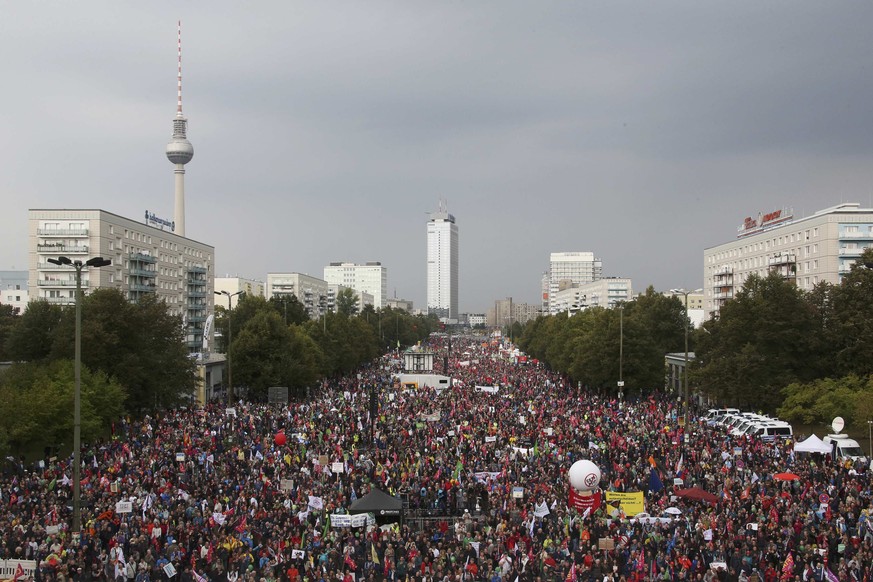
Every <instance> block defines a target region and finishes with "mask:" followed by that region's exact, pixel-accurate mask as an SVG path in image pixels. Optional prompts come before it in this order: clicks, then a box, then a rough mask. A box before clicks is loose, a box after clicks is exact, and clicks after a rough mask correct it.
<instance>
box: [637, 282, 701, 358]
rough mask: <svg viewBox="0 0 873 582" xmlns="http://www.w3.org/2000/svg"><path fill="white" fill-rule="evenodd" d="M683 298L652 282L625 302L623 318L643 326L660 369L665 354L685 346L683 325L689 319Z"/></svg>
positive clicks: (684, 325)
mask: <svg viewBox="0 0 873 582" xmlns="http://www.w3.org/2000/svg"><path fill="white" fill-rule="evenodd" d="M684 300H685V298H684V297H678V296H674V297H668V296H666V295H664V294H663V293H658V292H657V291H655V288H654V287H652V286H651V285H650V286H649V287H648V288H647V289H646V292H645V293H642V294H641V295H640V296H639V297H637V298H636V299H634V300H633V301H629V302H626V303H624V308H625V317H626V318H627V319H632V320H636V322H638V323H639V324H640V325H642V326H643V329H644V330H645V334H646V335H647V336H648V338H649V341H651V342H652V343H653V344H654V348H655V351H656V352H659V353H660V354H661V362H660V363H659V367H660V368H663V366H664V362H663V357H664V354H668V353H671V352H679V351H683V350H684V349H685V328H686V326H687V327H688V328H689V329H690V328H691V322H690V321H689V320H688V317H687V315H686V313H685V301H684Z"/></svg>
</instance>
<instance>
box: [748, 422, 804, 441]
mask: <svg viewBox="0 0 873 582" xmlns="http://www.w3.org/2000/svg"><path fill="white" fill-rule="evenodd" d="M746 434H747V435H753V436H756V437H758V438H760V439H761V440H764V441H772V440H776V439H790V438H791V437H792V436H794V430H793V429H792V428H791V425H790V424H788V423H787V422H780V421H775V422H774V421H770V422H762V423H760V424H757V425H754V426H753V427H752V428H750V429H749V430H748V431H747V432H746Z"/></svg>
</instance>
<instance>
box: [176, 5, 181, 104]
mask: <svg viewBox="0 0 873 582" xmlns="http://www.w3.org/2000/svg"><path fill="white" fill-rule="evenodd" d="M178 47H179V77H178V82H179V85H178V93H179V103H178V105H177V106H176V117H182V21H181V20H180V21H179V40H178Z"/></svg>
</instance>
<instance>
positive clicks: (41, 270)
mask: <svg viewBox="0 0 873 582" xmlns="http://www.w3.org/2000/svg"><path fill="white" fill-rule="evenodd" d="M149 216H150V213H149V212H148V211H146V217H147V218H146V219H147V220H150V222H149V223H146V222H137V221H135V220H131V219H129V218H124V217H122V216H118V215H117V214H112V213H110V212H106V211H105V210H62V209H47V210H41V209H40V210H30V211H29V212H28V222H29V241H28V249H29V253H28V254H29V256H28V260H29V269H28V273H29V275H28V292H29V295H30V297H31V298H32V299H44V300H46V301H49V302H50V303H59V304H62V305H72V304H74V303H75V293H76V272H75V269H74V268H73V267H72V266H70V265H55V264H52V263H50V262H49V261H48V259H57V258H58V257H60V256H65V257H68V258H69V259H71V260H73V261H82V262H83V263H84V262H85V261H87V260H88V259H90V258H93V257H103V258H104V259H110V260H111V261H112V265H110V266H108V267H102V268H94V269H89V268H88V267H87V266H86V267H83V269H82V287H83V290H84V292H85V293H88V292H89V291H92V290H94V289H102V288H114V289H119V290H120V291H121V292H122V293H123V294H124V295H125V297H127V298H128V299H129V300H130V301H137V300H139V299H140V298H141V297H144V296H146V295H156V296H157V297H158V298H159V299H161V300H162V301H163V302H164V303H166V304H167V306H168V308H169V310H170V312H171V313H172V314H174V315H178V316H181V317H182V321H183V323H184V325H185V327H186V329H187V344H188V348H189V349H191V350H192V351H199V350H200V349H201V346H202V344H203V328H204V324H205V322H206V318H207V316H208V315H209V314H211V313H212V312H213V301H212V298H213V287H212V282H213V278H214V271H213V265H214V261H215V248H214V247H212V246H210V245H207V244H204V243H201V242H197V241H194V240H191V239H188V238H185V237H182V236H179V235H177V234H174V233H173V232H171V231H168V230H162V228H159V227H158V226H151V224H155V225H160V224H164V225H165V226H168V225H169V224H170V221H166V220H161V219H156V218H155V217H154V215H151V219H149V218H148V217H149Z"/></svg>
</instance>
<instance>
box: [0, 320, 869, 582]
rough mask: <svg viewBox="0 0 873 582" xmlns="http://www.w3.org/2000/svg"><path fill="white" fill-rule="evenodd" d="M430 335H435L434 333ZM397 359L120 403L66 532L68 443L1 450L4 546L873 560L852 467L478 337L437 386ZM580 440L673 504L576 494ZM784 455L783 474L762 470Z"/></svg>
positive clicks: (484, 567) (159, 556)
mask: <svg viewBox="0 0 873 582" xmlns="http://www.w3.org/2000/svg"><path fill="white" fill-rule="evenodd" d="M427 348H428V349H433V350H435V351H437V353H438V354H442V353H445V348H446V345H445V340H444V338H438V337H436V338H433V339H432V343H431V345H430V346H427ZM436 360H437V362H441V360H442V356H441V355H438V356H437V358H436ZM399 361H400V360H399V356H398V355H397V354H389V355H387V356H386V357H385V358H383V359H382V360H381V361H380V362H378V363H377V364H374V365H373V366H372V367H371V368H368V369H365V370H361V371H360V373H359V374H355V375H352V376H350V377H348V378H342V379H334V380H330V381H326V382H324V384H323V385H322V386H321V387H320V389H318V390H315V391H314V392H313V394H312V395H311V397H310V398H309V399H307V400H306V401H303V402H291V403H289V404H288V405H275V404H273V405H270V404H251V403H245V402H242V401H240V402H238V403H235V405H234V406H233V407H232V409H230V410H229V409H228V408H227V405H225V404H219V403H214V404H210V405H207V406H205V407H203V408H188V409H177V410H166V411H162V412H160V413H159V414H156V415H155V416H153V417H146V418H144V419H139V420H136V419H121V420H119V421H118V423H116V425H115V427H114V430H113V436H112V438H111V439H107V440H105V441H102V442H98V443H93V444H89V445H88V446H87V447H85V448H84V449H83V452H82V461H83V465H82V469H81V498H82V533H81V538H80V539H79V540H78V541H77V540H76V539H75V538H74V537H73V536H72V532H71V529H70V523H71V505H72V501H71V500H72V486H71V485H72V481H71V478H72V470H71V459H70V458H60V459H58V458H47V459H44V460H43V461H42V462H41V463H40V464H39V465H38V466H37V467H36V468H34V469H31V470H25V471H17V472H16V471H8V472H7V474H4V475H3V476H2V478H0V558H2V559H4V560H33V561H35V563H36V564H37V567H36V570H35V572H34V573H33V577H34V578H35V579H37V580H45V581H54V580H57V581H59V582H67V581H77V582H78V581H95V582H96V581H106V580H114V581H117V582H149V581H154V580H158V579H164V580H168V579H172V578H177V579H178V580H181V581H184V582H206V581H207V580H208V581H211V582H216V581H221V582H223V581H224V580H228V581H229V582H236V581H240V582H242V581H253V582H274V581H279V580H281V581H282V582H302V581H307V582H321V581H325V582H327V581H333V580H342V581H343V582H352V581H355V582H357V581H360V580H404V581H405V580H414V581H416V582H437V581H442V580H445V581H461V580H464V581H480V580H481V581H488V582H502V581H507V582H515V581H535V580H537V581H539V580H542V581H547V580H548V581H558V580H560V581H566V580H579V581H583V580H596V581H618V580H753V579H757V580H767V581H771V580H837V579H838V580H869V579H870V577H871V568H873V522H871V521H870V515H869V514H870V511H871V509H873V493H871V478H870V473H869V472H868V471H867V468H866V467H865V466H862V465H859V466H847V465H842V464H839V463H836V462H834V461H833V460H832V459H831V458H830V457H829V456H827V455H805V454H804V455H800V454H795V453H794V452H793V442H792V441H772V442H763V441H761V440H757V439H748V438H733V437H730V436H727V435H725V434H724V433H723V432H720V431H718V430H716V429H714V428H711V427H708V426H707V425H706V424H705V423H704V422H703V421H702V418H701V416H699V415H698V411H696V410H692V411H691V416H690V420H689V423H688V425H687V427H686V428H687V430H686V429H685V428H683V426H681V425H682V423H681V422H680V417H681V416H682V413H681V411H680V410H679V408H678V402H677V399H676V398H675V395H665V394H663V393H661V392H659V391H642V392H641V393H639V392H633V393H631V394H630V395H626V397H625V398H623V399H619V398H618V397H617V395H615V394H614V393H610V394H605V393H603V394H601V393H598V392H597V391H592V390H588V389H586V388H584V387H580V386H578V385H576V384H574V383H571V382H569V381H568V380H567V379H566V378H563V377H560V376H559V375H557V374H554V373H552V372H550V371H548V370H547V369H546V368H544V367H543V366H540V365H538V364H536V363H533V362H529V363H525V364H522V363H518V361H517V360H516V359H514V358H512V357H510V354H509V352H507V351H506V350H503V349H502V346H501V345H499V344H496V343H495V342H491V341H487V340H482V339H475V340H473V339H467V340H460V339H458V338H455V340H454V345H453V349H452V351H451V357H450V359H449V367H450V371H451V376H452V380H453V383H452V386H450V387H447V388H443V389H436V388H433V387H428V386H424V385H419V386H415V387H413V386H404V385H401V384H400V383H399V382H396V381H395V380H393V379H392V374H393V372H395V371H396V370H397V368H398V364H399ZM483 387H484V388H485V389H483ZM580 459H589V460H591V461H592V462H593V463H595V464H596V465H597V466H598V467H599V468H600V469H601V472H602V480H601V482H600V484H599V487H600V489H601V490H602V492H604V493H605V492H607V491H622V492H633V491H642V492H644V493H645V502H646V511H647V512H648V513H650V514H651V515H656V516H660V515H663V514H664V511H665V510H666V509H667V508H668V507H669V508H674V509H673V513H672V514H670V516H669V520H668V519H664V520H662V521H658V522H657V523H654V524H651V523H642V522H640V521H639V520H638V521H632V520H631V519H629V518H630V517H632V516H628V515H626V514H625V512H623V511H622V508H620V507H615V506H613V505H610V504H603V505H602V506H601V507H599V508H595V510H594V511H587V512H579V511H577V510H576V509H575V508H573V507H570V505H569V503H568V496H569V493H570V491H569V482H568V478H567V471H568V469H569V467H570V466H571V465H572V464H573V463H574V462H575V461H578V460H580ZM786 472H790V473H792V474H794V475H796V476H797V479H794V480H788V481H786V480H781V479H778V478H776V475H777V474H780V473H786ZM792 479H793V478H792ZM677 480H681V481H677ZM680 483H681V484H680ZM680 487H681V488H689V487H699V488H700V489H703V490H705V491H707V492H709V493H712V494H714V495H715V496H716V497H717V501H716V502H704V501H697V500H692V499H687V498H684V497H677V496H676V495H675V493H676V490H677V488H680ZM373 489H379V490H381V491H384V492H385V493H387V494H389V495H391V496H394V497H396V498H398V499H400V500H402V501H403V503H404V508H405V511H403V512H402V515H401V516H398V517H396V518H395V517H393V516H391V517H388V518H386V516H383V515H378V514H376V515H372V516H371V519H369V520H368V523H366V524H361V525H359V526H356V527H337V526H336V523H337V521H339V520H338V519H337V518H334V519H331V517H330V516H331V515H342V514H347V513H348V512H349V509H350V507H351V506H352V504H353V503H355V501H356V500H358V499H361V498H363V497H364V496H365V495H367V493H369V492H370V491H371V490H373ZM119 502H123V503H122V504H121V505H119ZM124 502H128V503H129V506H128V505H127V504H126V503H124ZM128 510H129V511H128ZM544 510H545V511H544ZM677 510H678V511H677ZM19 577H21V576H19Z"/></svg>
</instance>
